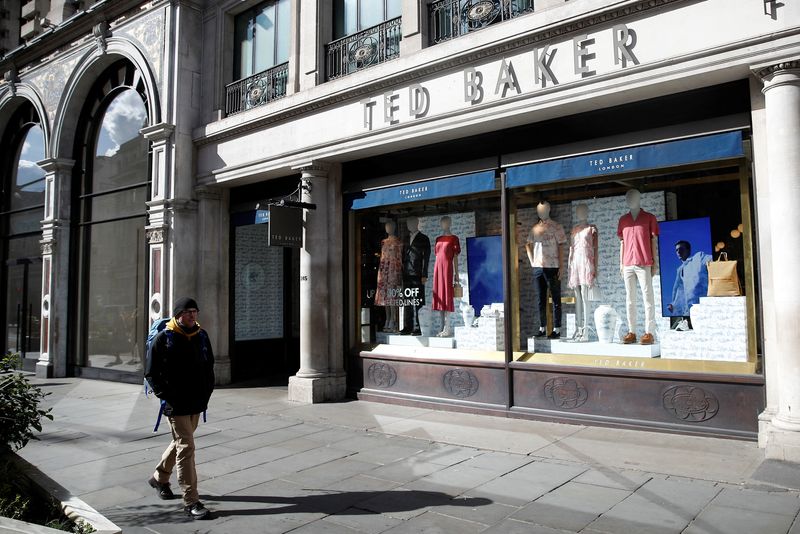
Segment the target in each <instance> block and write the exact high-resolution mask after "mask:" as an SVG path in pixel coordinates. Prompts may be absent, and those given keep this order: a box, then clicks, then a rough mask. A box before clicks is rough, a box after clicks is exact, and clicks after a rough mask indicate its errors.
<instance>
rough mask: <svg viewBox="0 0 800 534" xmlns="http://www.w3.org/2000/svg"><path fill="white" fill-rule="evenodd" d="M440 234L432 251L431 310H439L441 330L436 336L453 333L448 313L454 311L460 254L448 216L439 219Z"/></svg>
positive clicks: (459, 247)
mask: <svg viewBox="0 0 800 534" xmlns="http://www.w3.org/2000/svg"><path fill="white" fill-rule="evenodd" d="M439 224H440V225H441V228H442V235H440V236H439V237H437V238H436V244H435V246H434V253H435V254H436V263H435V264H434V267H433V306H432V308H433V310H434V311H438V312H441V318H442V331H441V332H439V333H438V334H437V336H438V337H450V336H452V335H453V333H452V330H451V329H450V313H452V312H453V311H454V309H455V308H454V306H453V297H454V291H453V287H454V286H460V285H461V283H460V282H459V281H458V255H459V254H461V243H460V242H459V241H458V237H457V236H455V235H453V234H452V233H451V232H450V217H448V216H446V215H445V216H444V217H442V218H441V220H440V221H439Z"/></svg>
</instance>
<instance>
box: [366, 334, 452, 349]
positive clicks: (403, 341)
mask: <svg viewBox="0 0 800 534" xmlns="http://www.w3.org/2000/svg"><path fill="white" fill-rule="evenodd" d="M376 337H377V339H378V343H380V344H382V345H392V346H395V347H433V348H437V349H453V348H455V346H456V340H455V338H452V337H429V336H404V335H401V334H387V333H384V332H379V333H378V334H377V336H376Z"/></svg>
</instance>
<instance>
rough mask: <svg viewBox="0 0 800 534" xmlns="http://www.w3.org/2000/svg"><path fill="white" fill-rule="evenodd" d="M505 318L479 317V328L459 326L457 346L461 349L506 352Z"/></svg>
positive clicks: (457, 328) (456, 332) (457, 329)
mask: <svg viewBox="0 0 800 534" xmlns="http://www.w3.org/2000/svg"><path fill="white" fill-rule="evenodd" d="M504 327H505V320H504V318H503V317H479V318H478V326H457V327H456V329H455V339H456V346H457V347H458V348H459V349H478V350H495V351H502V350H505V331H504Z"/></svg>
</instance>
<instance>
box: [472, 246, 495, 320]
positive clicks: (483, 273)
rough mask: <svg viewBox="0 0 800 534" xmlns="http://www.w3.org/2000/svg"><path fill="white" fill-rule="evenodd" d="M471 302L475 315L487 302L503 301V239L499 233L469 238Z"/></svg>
mask: <svg viewBox="0 0 800 534" xmlns="http://www.w3.org/2000/svg"><path fill="white" fill-rule="evenodd" d="M467 273H468V275H469V303H470V304H471V305H472V307H473V308H475V316H478V315H479V314H480V312H481V308H483V306H484V305H485V304H492V303H493V302H503V239H502V237H501V236H499V235H492V236H485V237H468V238H467Z"/></svg>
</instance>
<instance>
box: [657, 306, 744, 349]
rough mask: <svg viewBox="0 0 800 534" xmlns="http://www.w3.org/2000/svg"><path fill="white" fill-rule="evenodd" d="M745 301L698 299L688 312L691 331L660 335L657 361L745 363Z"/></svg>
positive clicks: (674, 331) (669, 332) (664, 332)
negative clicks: (660, 358) (659, 349)
mask: <svg viewBox="0 0 800 534" xmlns="http://www.w3.org/2000/svg"><path fill="white" fill-rule="evenodd" d="M746 304H747V301H746V297H701V298H700V303H699V304H695V305H694V306H692V308H691V309H690V310H689V313H690V315H691V318H692V328H693V330H686V331H683V332H681V331H677V330H667V331H662V332H661V336H660V337H661V339H660V341H661V345H662V350H661V357H662V358H672V359H677V360H715V361H727V362H746V361H747V306H746Z"/></svg>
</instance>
